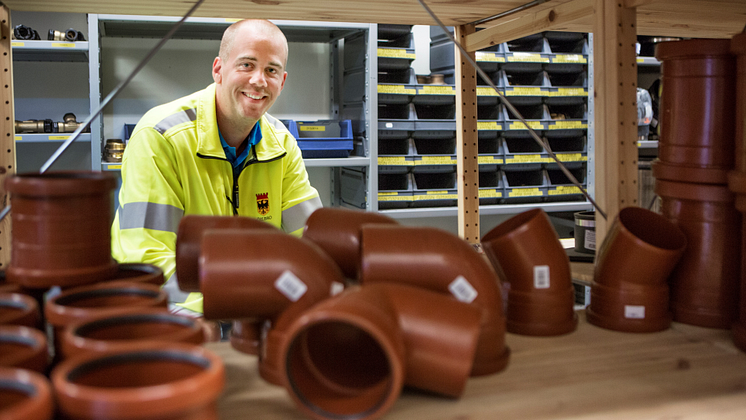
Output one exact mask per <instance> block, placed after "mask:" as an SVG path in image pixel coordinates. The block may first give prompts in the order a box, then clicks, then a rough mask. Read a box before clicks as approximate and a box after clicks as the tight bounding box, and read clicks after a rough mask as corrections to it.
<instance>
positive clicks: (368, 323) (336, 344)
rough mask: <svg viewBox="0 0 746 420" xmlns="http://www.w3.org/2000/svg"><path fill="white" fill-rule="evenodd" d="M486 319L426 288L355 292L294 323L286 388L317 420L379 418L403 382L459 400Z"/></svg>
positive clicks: (285, 348)
mask: <svg viewBox="0 0 746 420" xmlns="http://www.w3.org/2000/svg"><path fill="white" fill-rule="evenodd" d="M433 308H437V310H433ZM481 317H482V314H481V311H480V309H479V308H477V307H475V306H472V305H469V304H467V303H464V302H460V301H458V300H455V299H452V298H450V297H448V296H445V295H443V294H441V293H437V292H433V291H429V290H426V289H422V288H416V287H412V286H408V285H401V284H371V285H364V286H362V287H352V288H350V289H348V290H346V291H344V292H342V293H341V294H339V295H337V296H335V297H332V298H330V299H327V300H325V301H324V302H321V303H320V304H318V305H316V306H314V307H313V308H311V309H309V310H308V311H306V312H305V313H304V314H303V315H301V316H300V317H299V318H297V319H295V320H294V321H293V323H292V324H291V326H290V327H289V329H288V334H287V335H288V340H287V341H286V342H285V343H284V344H283V345H282V346H281V350H280V354H281V355H282V358H281V361H282V372H283V375H284V377H283V380H284V385H285V386H286V388H287V389H288V391H289V393H290V395H291V396H292V398H293V400H294V401H295V402H296V404H297V406H298V407H299V408H300V410H301V411H303V412H304V413H305V414H306V415H308V416H309V417H311V418H314V419H318V420H321V419H329V418H336V419H374V418H378V417H380V416H382V415H383V414H384V413H386V412H387V411H388V410H389V409H390V408H391V406H392V405H393V404H394V402H395V401H396V399H397V398H398V397H399V394H400V392H401V389H402V386H404V385H407V386H411V387H415V388H418V389H422V390H425V391H429V392H433V393H436V394H440V395H445V396H448V397H454V398H455V397H459V396H460V395H461V394H462V392H463V390H464V387H465V384H466V381H467V380H468V377H469V373H470V371H471V365H472V361H473V360H474V354H475V352H476V346H477V341H478V339H479V330H480V319H481Z"/></svg>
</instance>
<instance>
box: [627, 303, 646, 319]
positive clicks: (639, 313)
mask: <svg viewBox="0 0 746 420" xmlns="http://www.w3.org/2000/svg"><path fill="white" fill-rule="evenodd" d="M624 317H625V318H628V319H645V307H644V306H639V305H624Z"/></svg>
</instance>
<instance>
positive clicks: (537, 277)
mask: <svg viewBox="0 0 746 420" xmlns="http://www.w3.org/2000/svg"><path fill="white" fill-rule="evenodd" d="M534 288H535V289H549V266H548V265H535V266H534Z"/></svg>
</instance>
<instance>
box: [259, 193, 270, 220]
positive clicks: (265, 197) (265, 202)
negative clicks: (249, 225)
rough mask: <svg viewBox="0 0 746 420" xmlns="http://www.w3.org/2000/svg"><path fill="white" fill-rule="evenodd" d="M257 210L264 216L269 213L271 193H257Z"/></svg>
mask: <svg viewBox="0 0 746 420" xmlns="http://www.w3.org/2000/svg"><path fill="white" fill-rule="evenodd" d="M256 211H257V212H259V214H261V215H262V216H264V215H266V214H267V213H269V193H263V194H257V195H256Z"/></svg>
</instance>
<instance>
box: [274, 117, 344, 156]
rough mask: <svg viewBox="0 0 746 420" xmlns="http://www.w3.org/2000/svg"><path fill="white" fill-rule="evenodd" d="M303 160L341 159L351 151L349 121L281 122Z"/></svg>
mask: <svg viewBox="0 0 746 420" xmlns="http://www.w3.org/2000/svg"><path fill="white" fill-rule="evenodd" d="M282 123H283V124H285V126H286V127H287V128H288V130H290V134H292V135H293V137H295V139H296V140H298V147H299V148H300V151H301V154H302V156H303V157H304V158H343V157H348V156H349V155H350V152H351V151H352V149H353V142H352V121H351V120H341V121H334V120H318V121H294V120H282Z"/></svg>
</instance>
